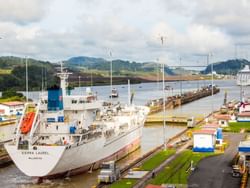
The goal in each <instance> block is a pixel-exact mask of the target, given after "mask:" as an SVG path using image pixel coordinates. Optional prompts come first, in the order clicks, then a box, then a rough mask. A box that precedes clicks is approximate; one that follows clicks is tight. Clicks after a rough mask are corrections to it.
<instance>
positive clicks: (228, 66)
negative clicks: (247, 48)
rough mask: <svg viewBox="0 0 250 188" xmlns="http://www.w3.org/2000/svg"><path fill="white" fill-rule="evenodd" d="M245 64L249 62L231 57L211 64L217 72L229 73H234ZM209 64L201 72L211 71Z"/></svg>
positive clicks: (249, 63)
mask: <svg viewBox="0 0 250 188" xmlns="http://www.w3.org/2000/svg"><path fill="white" fill-rule="evenodd" d="M245 65H249V66H250V62H249V61H248V60H246V59H232V60H227V61H222V62H217V63H214V64H213V70H214V71H216V73H217V74H231V75H236V74H237V73H238V72H239V70H241V69H243V68H244V66H245ZM211 68H212V66H211V65H208V66H207V67H206V69H205V70H204V71H202V72H201V73H203V74H209V73H211Z"/></svg>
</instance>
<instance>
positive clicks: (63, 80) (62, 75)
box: [57, 62, 72, 96]
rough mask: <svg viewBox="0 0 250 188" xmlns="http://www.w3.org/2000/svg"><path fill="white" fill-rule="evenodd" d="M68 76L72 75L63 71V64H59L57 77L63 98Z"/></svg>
mask: <svg viewBox="0 0 250 188" xmlns="http://www.w3.org/2000/svg"><path fill="white" fill-rule="evenodd" d="M70 74H72V73H70V72H67V71H64V70H63V62H61V72H60V73H57V75H58V77H59V78H60V80H61V82H60V86H61V89H62V93H63V96H66V87H67V86H68V81H67V80H68V77H69V75H70Z"/></svg>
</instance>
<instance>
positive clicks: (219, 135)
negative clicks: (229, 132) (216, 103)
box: [216, 128, 223, 139]
mask: <svg viewBox="0 0 250 188" xmlns="http://www.w3.org/2000/svg"><path fill="white" fill-rule="evenodd" d="M216 138H217V139H223V135H222V128H218V129H217V135H216Z"/></svg>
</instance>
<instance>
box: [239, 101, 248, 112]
mask: <svg viewBox="0 0 250 188" xmlns="http://www.w3.org/2000/svg"><path fill="white" fill-rule="evenodd" d="M239 112H240V113H242V112H250V103H247V102H246V103H242V104H241V105H240V108H239Z"/></svg>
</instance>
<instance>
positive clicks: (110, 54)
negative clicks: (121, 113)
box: [109, 51, 113, 103]
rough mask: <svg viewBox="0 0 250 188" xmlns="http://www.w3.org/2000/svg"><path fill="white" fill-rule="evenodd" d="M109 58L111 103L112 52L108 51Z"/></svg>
mask: <svg viewBox="0 0 250 188" xmlns="http://www.w3.org/2000/svg"><path fill="white" fill-rule="evenodd" d="M109 56H110V58H111V61H110V98H111V103H112V99H113V97H112V87H113V78H112V76H113V75H112V52H111V51H110V52H109Z"/></svg>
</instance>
